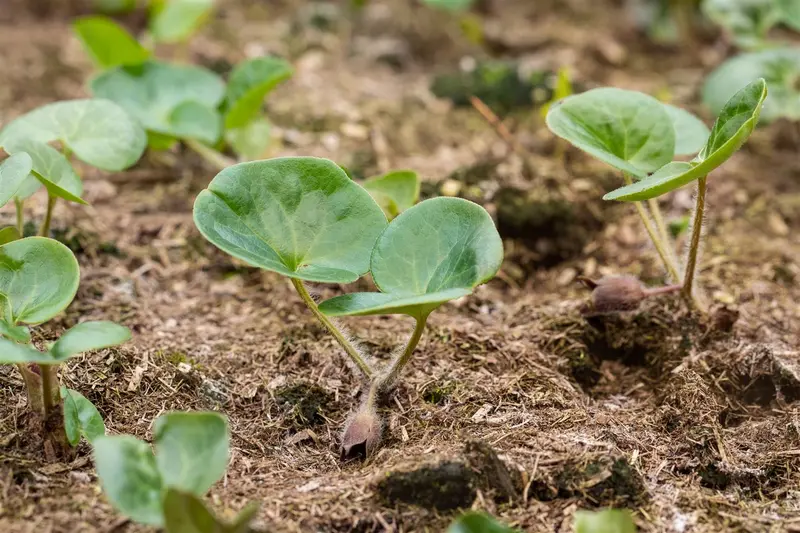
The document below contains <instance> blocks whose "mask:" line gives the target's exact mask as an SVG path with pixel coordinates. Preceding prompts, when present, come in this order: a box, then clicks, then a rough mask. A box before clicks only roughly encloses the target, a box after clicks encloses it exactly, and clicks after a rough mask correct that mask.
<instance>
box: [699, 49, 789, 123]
mask: <svg viewBox="0 0 800 533" xmlns="http://www.w3.org/2000/svg"><path fill="white" fill-rule="evenodd" d="M758 78H764V79H765V80H766V81H767V85H768V86H769V96H768V97H767V101H766V102H764V110H763V112H762V114H761V119H762V120H763V121H764V122H765V123H768V122H772V121H774V120H776V119H778V118H781V117H785V118H788V119H789V120H800V87H798V86H797V80H798V79H800V49H796V48H782V49H777V50H767V51H764V52H757V53H752V54H742V55H739V56H736V57H734V58H732V59H729V60H728V61H726V62H725V63H723V64H722V65H720V66H719V67H718V68H717V70H715V71H714V72H712V73H711V74H710V75H709V76H708V78H706V81H705V85H704V86H703V102H704V103H705V104H706V105H707V106H708V107H709V108H711V111H712V112H713V113H714V114H715V115H716V114H719V113H720V112H721V111H722V108H723V107H724V106H725V104H726V103H727V101H728V100H729V99H730V98H731V97H732V96H733V95H734V94H735V93H736V92H737V91H738V90H740V89H741V88H742V87H744V86H745V85H747V84H748V83H750V82H751V81H752V80H754V79H758Z"/></svg>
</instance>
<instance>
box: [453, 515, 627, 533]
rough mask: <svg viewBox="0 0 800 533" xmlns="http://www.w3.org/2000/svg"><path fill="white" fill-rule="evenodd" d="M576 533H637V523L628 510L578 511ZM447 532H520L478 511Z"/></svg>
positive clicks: (574, 523)
mask: <svg viewBox="0 0 800 533" xmlns="http://www.w3.org/2000/svg"><path fill="white" fill-rule="evenodd" d="M573 531H574V532H575V533H636V524H634V522H633V518H631V514H630V513H629V512H628V511H625V510H620V509H603V510H602V511H576V512H575V518H574V521H573ZM447 533H518V530H517V529H513V528H510V527H508V526H506V525H505V524H502V523H500V522H498V521H497V520H495V519H494V518H493V517H491V516H489V515H487V514H484V513H478V512H474V511H471V512H468V513H464V514H463V515H461V516H460V517H458V519H457V520H456V521H455V522H453V523H452V524H451V525H450V527H449V528H448V529H447Z"/></svg>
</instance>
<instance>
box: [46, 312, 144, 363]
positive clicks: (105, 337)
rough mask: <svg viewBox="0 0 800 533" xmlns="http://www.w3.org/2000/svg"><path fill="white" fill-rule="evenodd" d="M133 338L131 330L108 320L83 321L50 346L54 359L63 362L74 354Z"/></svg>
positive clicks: (114, 344)
mask: <svg viewBox="0 0 800 533" xmlns="http://www.w3.org/2000/svg"><path fill="white" fill-rule="evenodd" d="M130 338H131V331H130V330H129V329H128V328H126V327H124V326H120V325H119V324H115V323H113V322H107V321H98V322H83V323H81V324H78V325H77V326H74V327H72V328H70V329H68V330H67V331H66V332H64V334H63V335H61V337H59V339H58V340H57V341H56V342H55V343H54V344H53V345H52V346H51V347H50V354H51V355H52V357H53V359H54V360H55V361H58V362H63V361H66V360H67V359H69V358H70V357H72V356H75V355H78V354H80V353H83V352H89V351H92V350H100V349H102V348H108V347H109V346H117V345H119V344H122V343H123V342H126V341H128V340H129V339H130Z"/></svg>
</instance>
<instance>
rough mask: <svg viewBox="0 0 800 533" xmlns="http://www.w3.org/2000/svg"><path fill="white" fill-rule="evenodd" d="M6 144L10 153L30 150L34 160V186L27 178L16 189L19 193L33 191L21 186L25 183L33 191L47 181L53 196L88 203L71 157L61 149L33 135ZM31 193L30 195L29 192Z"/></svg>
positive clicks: (45, 184)
mask: <svg viewBox="0 0 800 533" xmlns="http://www.w3.org/2000/svg"><path fill="white" fill-rule="evenodd" d="M4 148H5V150H6V151H7V152H9V153H14V154H17V153H27V154H28V155H29V156H30V158H31V161H32V163H33V170H32V172H31V175H32V176H33V178H34V182H35V187H33V186H32V185H27V181H28V180H27V178H26V179H25V180H23V182H22V184H21V185H20V187H19V188H18V189H17V192H16V194H17V195H23V194H27V193H28V192H30V191H27V190H25V191H22V190H21V189H23V188H25V187H30V188H31V189H32V192H30V194H33V193H34V192H36V190H37V189H38V188H39V187H41V186H42V185H44V186H45V188H46V189H47V193H48V194H49V195H51V196H55V197H56V198H63V199H64V200H67V201H68V202H76V203H79V204H83V205H86V201H85V200H83V199H82V198H81V194H83V183H82V182H81V179H80V178H79V177H78V175H77V174H76V173H75V170H74V169H73V168H72V165H70V163H69V160H68V159H67V158H66V157H64V156H63V155H62V154H61V153H60V152H59V151H58V150H56V149H55V148H53V147H52V146H50V145H48V144H44V143H41V142H39V141H34V140H32V139H15V140H14V141H9V142H8V143H6V145H5V146H4ZM28 196H30V195H29V194H28ZM22 197H24V196H22Z"/></svg>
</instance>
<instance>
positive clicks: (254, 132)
mask: <svg viewBox="0 0 800 533" xmlns="http://www.w3.org/2000/svg"><path fill="white" fill-rule="evenodd" d="M271 140H272V126H271V125H270V123H269V121H268V120H266V119H265V118H261V117H258V118H256V119H254V120H253V121H251V122H250V123H249V124H247V125H246V126H243V127H241V128H233V129H226V130H225V142H227V143H228V144H229V145H230V147H231V148H232V149H233V151H234V152H236V153H237V154H238V155H239V157H241V158H243V159H250V160H252V159H260V158H262V157H263V155H264V152H266V150H267V147H268V146H269V143H270V141H271Z"/></svg>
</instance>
